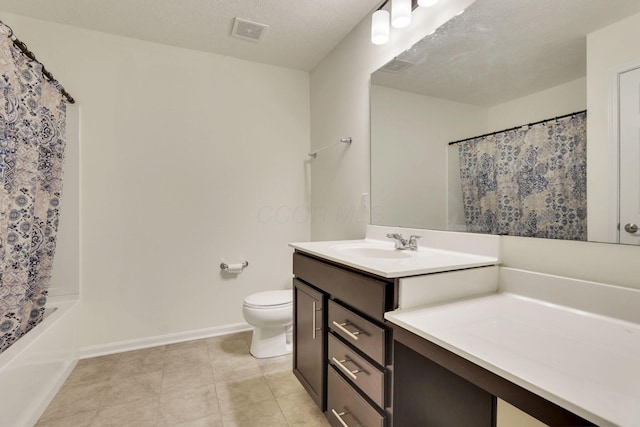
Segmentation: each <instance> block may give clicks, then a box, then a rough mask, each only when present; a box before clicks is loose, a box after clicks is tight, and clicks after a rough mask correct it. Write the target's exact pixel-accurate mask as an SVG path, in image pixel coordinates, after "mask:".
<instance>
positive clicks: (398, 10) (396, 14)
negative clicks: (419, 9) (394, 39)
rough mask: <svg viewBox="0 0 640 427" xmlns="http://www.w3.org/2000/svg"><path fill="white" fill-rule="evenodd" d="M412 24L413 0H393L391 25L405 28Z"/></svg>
mask: <svg viewBox="0 0 640 427" xmlns="http://www.w3.org/2000/svg"><path fill="white" fill-rule="evenodd" d="M409 24H411V0H391V25H393V27H394V28H405V27H408V26H409Z"/></svg>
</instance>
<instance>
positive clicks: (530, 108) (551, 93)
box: [488, 77, 587, 132]
mask: <svg viewBox="0 0 640 427" xmlns="http://www.w3.org/2000/svg"><path fill="white" fill-rule="evenodd" d="M586 108H587V79H586V77H582V78H580V79H576V80H572V81H570V82H567V83H563V84H561V85H558V86H554V87H551V88H548V89H545V90H542V91H540V92H536V93H533V94H531V95H527V96H523V97H522V98H518V99H514V100H512V101H509V102H505V103H502V104H499V105H494V106H492V107H490V108H489V109H488V132H495V131H499V130H502V129H509V128H512V127H515V126H521V125H525V124H527V123H533V122H537V121H539V120H546V119H550V118H552V117H556V116H561V115H564V114H570V113H575V112H577V111H582V110H585V109H586Z"/></svg>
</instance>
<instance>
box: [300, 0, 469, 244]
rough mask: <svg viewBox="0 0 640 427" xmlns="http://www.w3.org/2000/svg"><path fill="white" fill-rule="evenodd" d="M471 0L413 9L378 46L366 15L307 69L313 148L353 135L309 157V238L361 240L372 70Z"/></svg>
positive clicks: (366, 189)
mask: <svg viewBox="0 0 640 427" xmlns="http://www.w3.org/2000/svg"><path fill="white" fill-rule="evenodd" d="M473 1H474V0H449V1H447V2H440V3H438V4H437V5H436V6H434V7H432V8H424V9H420V8H419V9H416V10H415V11H414V14H413V23H412V24H411V27H410V28H409V29H404V30H394V29H392V32H391V41H390V42H389V43H388V44H386V45H382V46H374V45H373V44H371V42H370V31H371V27H370V22H371V21H370V17H368V16H367V17H366V18H365V19H364V20H363V21H362V22H361V23H360V24H359V25H358V26H357V27H356V28H355V29H354V30H353V31H352V32H351V33H350V34H349V35H348V36H347V37H346V38H345V39H344V40H343V41H342V42H341V43H340V44H339V45H338V46H337V47H336V48H335V49H334V50H333V51H332V52H331V53H330V54H329V55H328V56H327V57H326V58H325V59H324V60H323V61H322V62H321V63H320V64H319V65H318V66H317V67H316V68H315V69H314V70H313V71H312V73H311V147H312V149H316V148H320V147H322V146H324V145H327V144H330V143H334V142H336V141H337V140H338V139H339V138H341V137H344V136H351V137H352V138H353V143H352V144H351V146H348V147H346V146H339V147H337V148H332V149H330V150H327V151H323V152H322V153H320V154H318V157H317V158H316V159H313V160H312V161H311V177H312V179H311V186H312V188H311V197H312V199H311V209H312V222H311V236H312V238H313V239H314V240H333V239H348V238H359V237H362V236H364V234H365V226H366V224H367V223H368V222H369V213H368V211H369V210H368V209H365V208H363V207H361V204H360V200H361V194H362V193H369V188H370V185H369V174H370V167H369V114H370V111H369V82H370V74H371V73H372V72H373V71H375V70H376V69H378V68H380V67H381V66H382V65H384V64H385V63H386V62H388V61H389V60H391V59H392V58H393V57H394V56H395V55H397V54H399V53H400V52H402V51H403V50H404V49H406V48H408V47H410V46H411V45H412V44H413V43H415V42H417V41H418V40H420V39H421V38H422V37H424V36H425V35H426V34H428V33H430V32H432V31H433V30H434V29H436V28H437V27H439V26H440V25H442V24H443V23H444V22H446V21H448V20H449V19H451V17H452V16H454V15H455V14H457V13H458V12H460V11H461V10H462V9H464V8H466V7H467V6H468V5H470V4H471V3H473Z"/></svg>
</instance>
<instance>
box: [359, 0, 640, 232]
mask: <svg viewBox="0 0 640 427" xmlns="http://www.w3.org/2000/svg"><path fill="white" fill-rule="evenodd" d="M638 13H640V1H637V0H615V1H612V0H580V1H576V0H526V1H523V0H477V1H476V2H475V3H473V4H472V5H471V6H469V7H468V8H467V10H466V11H465V12H464V13H462V14H460V15H458V16H456V17H454V18H453V19H452V20H450V21H449V22H447V23H446V24H444V25H443V26H441V27H440V28H439V29H438V30H437V31H436V32H435V33H433V34H431V35H428V36H426V37H425V38H424V39H423V40H421V41H419V42H418V43H416V44H415V45H414V46H413V47H412V48H410V49H408V50H407V51H405V52H403V53H402V54H400V55H399V56H397V57H396V58H395V59H394V60H392V61H391V62H390V63H388V64H387V65H386V66H384V67H382V68H381V69H380V70H378V71H376V72H375V73H373V74H372V77H371V83H372V87H371V202H372V204H371V206H372V207H371V209H372V211H371V222H372V223H373V224H376V225H390V226H405V227H417V228H429V229H447V230H455V231H466V229H464V226H463V225H460V221H459V218H458V219H457V221H456V218H455V217H456V215H457V214H456V212H460V211H461V210H462V207H461V206H460V205H461V204H462V201H461V200H458V199H456V197H457V196H456V195H455V194H454V193H456V192H457V191H459V190H457V189H456V188H455V187H456V186H458V187H459V186H460V181H459V180H460V178H459V175H460V169H459V165H458V163H457V162H458V159H457V155H458V154H457V148H456V147H455V146H451V148H450V147H449V146H448V144H447V143H448V142H452V141H457V140H460V139H465V138H471V137H475V136H478V135H482V134H485V133H489V132H494V131H498V130H501V129H506V128H510V127H517V126H521V125H525V124H527V123H531V122H536V121H540V120H545V119H548V118H552V117H555V116H561V115H564V114H567V113H573V112H576V111H581V110H585V109H586V107H587V78H586V77H585V76H586V71H587V67H586V62H587V42H586V40H587V37H586V36H587V35H588V34H591V33H593V32H594V31H597V30H598V29H601V28H603V27H606V26H608V25H611V24H614V23H617V22H619V21H621V20H623V19H625V18H627V17H629V16H631V15H635V14H638ZM629 43H635V41H630V42H629ZM638 57H639V58H640V47H639V48H638ZM607 84H608V82H606V81H603V82H602V85H607ZM590 167H591V166H590ZM590 170H591V169H590ZM589 191H591V190H589ZM459 199H461V197H459ZM462 222H463V223H464V219H463V221H462ZM589 227H591V224H590V225H589ZM590 240H592V239H591V238H590ZM596 240H599V241H605V239H596Z"/></svg>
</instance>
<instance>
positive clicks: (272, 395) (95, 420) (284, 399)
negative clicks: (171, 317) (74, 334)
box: [37, 332, 329, 427]
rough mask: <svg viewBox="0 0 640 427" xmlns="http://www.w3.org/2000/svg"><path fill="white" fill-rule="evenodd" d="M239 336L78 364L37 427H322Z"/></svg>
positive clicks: (317, 415) (274, 363)
mask: <svg viewBox="0 0 640 427" xmlns="http://www.w3.org/2000/svg"><path fill="white" fill-rule="evenodd" d="M250 340H251V333H250V332H244V333H239V334H233V335H226V336H223V337H214V338H208V339H203V340H197V341H189V342H185V343H180V344H171V345H166V346H161V347H153V348H148V349H144V350H136V351H130V352H127V353H119V354H114V355H110V356H102V357H96V358H92V359H85V360H81V361H80V362H78V365H77V366H76V367H75V369H74V370H73V372H72V373H71V375H70V376H69V378H68V379H67V381H66V382H65V383H64V385H63V386H62V388H61V389H60V391H59V392H58V394H57V395H56V397H55V398H54V399H53V401H52V402H51V404H50V405H49V407H48V408H47V409H46V411H45V412H44V414H43V415H42V417H41V418H40V420H39V421H38V423H37V427H59V426H64V427H103V426H117V427H127V426H132V427H133V426H135V427H146V426H154V427H156V426H157V427H169V426H171V427H178V426H180V427H254V426H260V427H271V426H277V427H288V426H291V427H293V426H295V427H297V426H307V427H328V426H329V424H328V422H327V421H326V420H325V418H324V417H323V415H322V413H321V412H320V410H319V409H318V407H317V406H316V405H315V403H313V401H312V400H311V398H310V397H309V396H308V395H307V393H306V392H305V391H304V389H303V388H302V386H301V385H300V383H299V382H298V380H297V379H296V378H295V377H294V376H293V374H292V373H291V356H290V355H288V356H282V357H276V358H271V359H255V358H253V357H252V356H251V355H250V354H249V343H250Z"/></svg>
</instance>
